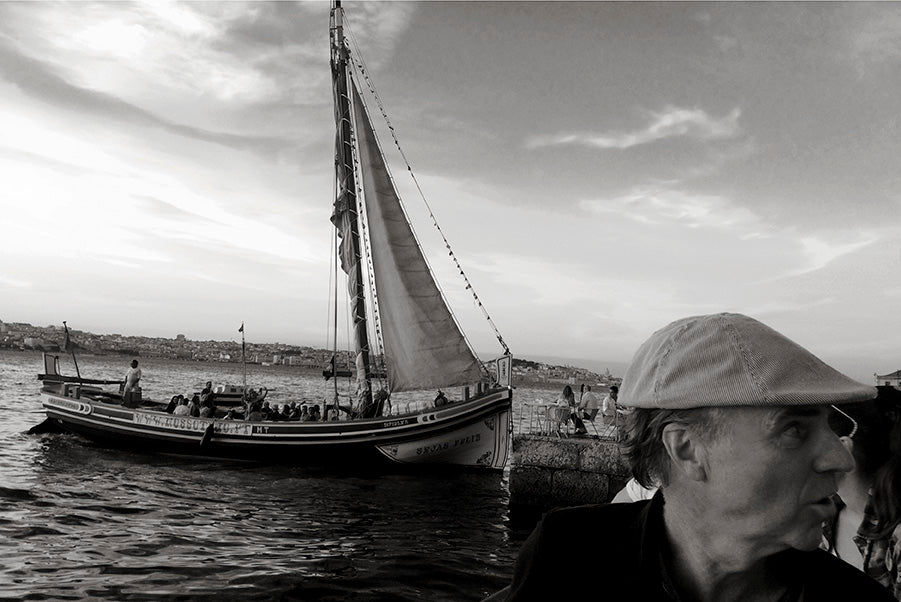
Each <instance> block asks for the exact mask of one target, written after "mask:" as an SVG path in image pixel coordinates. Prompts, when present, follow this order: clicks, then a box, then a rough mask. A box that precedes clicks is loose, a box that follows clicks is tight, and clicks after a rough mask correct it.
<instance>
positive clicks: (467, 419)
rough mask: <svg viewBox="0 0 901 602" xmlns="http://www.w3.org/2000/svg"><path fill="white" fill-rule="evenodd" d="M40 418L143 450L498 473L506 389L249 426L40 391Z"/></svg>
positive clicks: (506, 425)
mask: <svg viewBox="0 0 901 602" xmlns="http://www.w3.org/2000/svg"><path fill="white" fill-rule="evenodd" d="M41 395H42V401H43V405H44V409H45V410H46V412H47V417H48V418H49V419H50V420H51V421H53V422H54V423H55V424H56V425H57V426H58V427H59V428H61V429H63V430H64V431H67V432H71V433H76V434H79V435H82V436H84V437H86V438H88V439H90V440H92V441H96V442H98V443H101V444H104V445H109V446H112V447H117V448H118V447H121V448H128V449H135V450H139V451H148V452H164V453H176V454H188V455H197V456H211V457H221V458H237V459H246V460H262V461H267V462H279V463H292V464H306V465H331V464H341V465H353V466H359V465H360V464H382V465H384V464H394V465H398V464H402V465H417V464H428V465H442V464H444V465H456V466H474V467H480V468H489V469H502V468H503V467H504V465H505V464H506V462H507V459H508V454H509V447H510V446H509V437H510V420H511V415H510V414H511V403H512V391H511V390H510V389H494V390H489V391H487V392H485V393H483V394H481V395H479V396H477V397H475V398H472V399H470V400H467V401H458V402H456V403H453V404H449V405H447V406H442V407H441V408H434V409H431V410H428V411H425V412H422V413H418V414H410V415H401V416H386V417H381V418H373V419H362V420H350V421H339V422H295V421H289V422H269V421H261V422H252V421H242V420H238V421H235V420H220V419H210V418H193V417H189V416H173V415H171V414H166V413H165V412H161V411H158V410H150V409H144V408H127V407H123V406H122V405H118V404H115V403H108V402H105V401H98V400H96V399H93V398H90V397H86V396H82V395H80V394H79V391H78V387H71V386H62V387H60V390H59V391H58V392H57V391H52V390H51V391H48V390H46V389H45V390H44V391H42V393H41Z"/></svg>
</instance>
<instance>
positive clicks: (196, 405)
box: [190, 393, 200, 418]
mask: <svg viewBox="0 0 901 602" xmlns="http://www.w3.org/2000/svg"><path fill="white" fill-rule="evenodd" d="M190 410H191V416H193V417H194V418H199V417H200V395H198V394H196V393H195V394H194V397H192V398H191V407H190Z"/></svg>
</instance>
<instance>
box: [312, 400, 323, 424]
mask: <svg viewBox="0 0 901 602" xmlns="http://www.w3.org/2000/svg"><path fill="white" fill-rule="evenodd" d="M310 420H311V421H312V422H320V421H321V420H322V410H320V409H319V404H318V403H317V404H313V407H311V408H310Z"/></svg>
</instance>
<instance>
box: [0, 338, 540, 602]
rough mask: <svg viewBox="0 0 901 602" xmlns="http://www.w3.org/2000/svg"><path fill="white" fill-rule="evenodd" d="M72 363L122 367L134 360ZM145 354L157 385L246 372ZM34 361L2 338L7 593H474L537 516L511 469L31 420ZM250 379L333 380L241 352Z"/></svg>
mask: <svg viewBox="0 0 901 602" xmlns="http://www.w3.org/2000/svg"><path fill="white" fill-rule="evenodd" d="M78 365H79V368H80V369H81V373H82V375H83V376H85V377H87V378H121V377H122V376H123V375H124V372H125V369H126V368H127V360H126V359H124V358H110V357H79V364H78ZM141 367H142V369H143V372H144V377H143V379H142V385H143V389H144V395H145V397H152V398H155V399H168V397H170V396H171V395H172V394H174V393H176V392H184V391H187V390H199V389H200V388H201V386H202V384H203V383H204V382H205V381H207V380H213V381H214V384H216V383H226V382H228V383H232V384H238V383H240V382H241V380H242V378H243V373H242V370H241V366H240V365H237V366H236V365H229V364H193V363H179V362H170V361H166V360H153V359H147V360H142V361H141ZM40 371H42V366H41V361H40V354H33V353H17V352H0V412H2V415H3V420H2V422H0V599H9V598H15V599H28V600H48V599H52V600H66V599H73V600H74V599H85V598H90V599H98V600H133V599H148V598H159V597H178V598H181V599H203V598H207V597H209V598H212V597H214V596H215V597H225V598H231V599H234V598H240V599H251V600H253V599H260V600H269V599H289V600H351V599H352V600H361V601H374V600H392V601H394V600H397V601H403V600H411V601H412V600H423V599H427V600H430V601H435V602H437V601H445V600H446V601H452V600H453V601H461V600H480V599H482V598H483V597H485V596H486V595H488V594H489V593H491V592H494V591H496V590H498V589H500V588H501V587H503V586H504V585H505V584H507V583H508V582H509V578H510V575H511V574H512V567H513V560H514V558H515V555H516V552H517V550H518V549H519V546H520V545H521V543H522V539H523V538H524V537H525V536H526V535H527V534H528V531H529V529H530V528H531V526H532V525H531V523H528V522H526V523H521V521H517V520H516V517H515V516H511V514H510V511H509V509H508V502H509V491H508V487H507V484H508V478H509V471H504V472H491V473H489V472H479V471H465V470H440V471H439V470H434V471H426V472H417V473H414V474H410V473H403V472H398V473H397V474H374V473H367V472H366V471H365V470H363V469H359V468H356V467H353V466H350V467H347V469H346V470H342V471H334V470H331V471H325V470H323V469H315V470H314V469H309V468H303V467H289V466H267V465H257V464H248V463H240V462H227V461H218V460H202V459H193V458H184V457H173V456H164V455H149V454H139V453H130V452H123V451H118V450H111V449H103V448H100V447H96V446H94V445H92V444H91V443H89V442H87V441H86V440H84V439H81V438H79V437H75V436H71V435H28V434H26V431H27V430H28V429H29V428H30V427H31V426H33V425H35V424H38V423H39V422H41V421H42V420H43V417H44V415H43V412H42V411H41V404H40V397H39V395H38V389H39V382H38V381H37V380H36V379H35V375H36V374H37V373H38V372H40ZM63 372H65V373H74V367H73V365H72V364H71V360H68V361H63ZM248 384H249V385H253V386H259V385H267V386H269V387H270V388H271V389H273V391H272V392H271V393H270V397H269V398H268V399H269V400H270V401H272V402H275V403H280V402H281V400H283V399H285V398H288V397H287V394H288V392H292V391H294V392H296V391H301V392H303V393H304V394H305V395H309V396H311V398H314V399H316V398H318V399H322V398H325V397H326V396H327V395H328V393H329V389H328V388H327V387H329V386H330V385H328V384H327V383H324V382H323V379H322V378H315V377H314V376H310V375H304V374H303V373H301V372H299V371H297V370H296V369H292V368H287V367H280V366H272V367H262V366H248ZM555 393H556V391H547V390H545V391H542V390H540V389H527V388H522V387H521V388H519V389H517V394H516V396H517V398H518V400H519V401H522V400H526V401H529V400H532V401H534V400H539V399H553V397H554V396H555ZM280 395H281V396H282V397H281V400H280ZM288 399H290V398H288ZM411 402H412V403H415V402H416V400H415V399H412V401H411Z"/></svg>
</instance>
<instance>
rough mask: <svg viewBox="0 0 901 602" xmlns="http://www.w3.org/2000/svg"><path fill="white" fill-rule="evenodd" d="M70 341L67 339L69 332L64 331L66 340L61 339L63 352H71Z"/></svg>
mask: <svg viewBox="0 0 901 602" xmlns="http://www.w3.org/2000/svg"><path fill="white" fill-rule="evenodd" d="M73 347H74V346H73V345H72V341H71V340H70V339H69V330H68V329H66V338H65V339H63V351H72V348H73Z"/></svg>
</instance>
